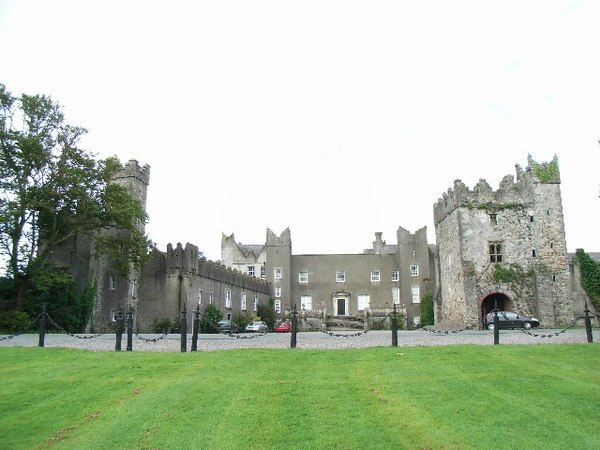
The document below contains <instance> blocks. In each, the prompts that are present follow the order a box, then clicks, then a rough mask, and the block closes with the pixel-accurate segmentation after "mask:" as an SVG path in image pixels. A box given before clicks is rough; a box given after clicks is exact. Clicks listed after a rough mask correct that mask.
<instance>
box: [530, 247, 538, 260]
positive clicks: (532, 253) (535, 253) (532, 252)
mask: <svg viewBox="0 0 600 450" xmlns="http://www.w3.org/2000/svg"><path fill="white" fill-rule="evenodd" d="M531 256H532V257H534V258H535V257H536V256H537V252H536V251H535V249H533V250H531Z"/></svg>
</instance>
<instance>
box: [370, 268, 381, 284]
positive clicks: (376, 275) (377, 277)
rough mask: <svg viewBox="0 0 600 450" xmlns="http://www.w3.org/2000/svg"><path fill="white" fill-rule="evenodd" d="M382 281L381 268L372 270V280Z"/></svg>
mask: <svg viewBox="0 0 600 450" xmlns="http://www.w3.org/2000/svg"><path fill="white" fill-rule="evenodd" d="M377 281H381V272H380V271H379V270H371V282H377Z"/></svg>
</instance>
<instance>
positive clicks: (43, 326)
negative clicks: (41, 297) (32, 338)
mask: <svg viewBox="0 0 600 450" xmlns="http://www.w3.org/2000/svg"><path fill="white" fill-rule="evenodd" d="M45 340H46V304H45V303H44V304H43V305H42V314H40V338H39V340H38V347H43V346H44V341H45Z"/></svg>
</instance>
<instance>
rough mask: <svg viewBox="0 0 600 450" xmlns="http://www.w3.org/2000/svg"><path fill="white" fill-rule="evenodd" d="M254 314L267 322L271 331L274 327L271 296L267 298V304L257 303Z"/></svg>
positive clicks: (273, 304) (273, 305) (273, 308)
mask: <svg viewBox="0 0 600 450" xmlns="http://www.w3.org/2000/svg"><path fill="white" fill-rule="evenodd" d="M256 314H257V315H258V317H260V320H262V321H263V322H264V323H266V324H267V327H269V330H271V331H272V330H273V328H275V316H276V314H275V301H274V300H273V299H272V298H270V299H269V304H268V305H263V304H259V305H258V306H257V307H256Z"/></svg>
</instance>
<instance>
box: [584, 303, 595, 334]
mask: <svg viewBox="0 0 600 450" xmlns="http://www.w3.org/2000/svg"><path fill="white" fill-rule="evenodd" d="M583 312H584V314H585V318H584V322H585V334H586V335H587V341H588V342H589V343H592V342H594V337H593V336H592V321H591V320H590V310H589V309H588V305H587V301H586V302H585V310H584V311H583Z"/></svg>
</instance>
